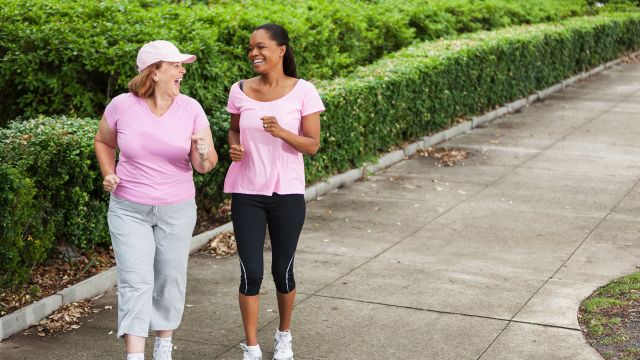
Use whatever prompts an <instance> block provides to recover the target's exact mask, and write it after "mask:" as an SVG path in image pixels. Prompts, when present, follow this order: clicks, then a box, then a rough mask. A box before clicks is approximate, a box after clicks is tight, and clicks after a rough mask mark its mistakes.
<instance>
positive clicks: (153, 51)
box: [136, 40, 196, 72]
mask: <svg viewBox="0 0 640 360" xmlns="http://www.w3.org/2000/svg"><path fill="white" fill-rule="evenodd" d="M158 61H169V62H181V63H186V64H190V63H192V62H194V61H196V56H195V55H190V54H181V53H180V50H178V48H177V47H176V46H175V45H173V44H172V43H171V42H169V41H165V40H155V41H151V42H148V43H146V44H144V45H143V46H142V47H141V48H140V51H138V58H137V59H136V65H138V72H141V71H142V70H144V69H146V68H147V66H149V65H151V64H153V63H156V62H158Z"/></svg>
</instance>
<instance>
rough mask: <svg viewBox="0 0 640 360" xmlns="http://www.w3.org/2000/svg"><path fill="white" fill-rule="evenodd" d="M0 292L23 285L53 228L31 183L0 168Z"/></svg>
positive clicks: (50, 241)
mask: <svg viewBox="0 0 640 360" xmlns="http://www.w3.org/2000/svg"><path fill="white" fill-rule="evenodd" d="M0 179H2V182H0V288H5V287H11V286H13V285H16V284H20V283H24V282H26V281H27V280H28V279H29V275H30V270H31V268H32V267H33V266H34V265H36V264H37V263H39V262H42V261H43V260H44V259H45V258H46V256H47V253H48V251H49V249H50V248H51V246H52V245H53V239H54V237H53V228H52V227H50V226H48V225H47V224H46V221H44V219H43V218H42V214H43V212H42V209H41V208H40V207H39V206H38V203H37V201H35V200H34V197H35V195H36V188H35V187H34V184H33V181H31V179H29V178H27V177H25V176H24V175H23V174H21V173H20V172H19V171H18V170H16V169H13V168H11V167H9V166H8V165H5V164H0Z"/></svg>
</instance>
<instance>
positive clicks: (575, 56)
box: [306, 14, 640, 181]
mask: <svg viewBox="0 0 640 360" xmlns="http://www.w3.org/2000/svg"><path fill="white" fill-rule="evenodd" d="M638 48H640V16H639V15H638V14H628V15H617V16H610V17H595V18H580V19H575V20H573V19H572V20H568V21H565V22H563V23H561V24H554V25H535V26H522V27H516V28H509V29H504V30H499V31H495V32H480V33H475V34H470V35H466V36H462V37H459V38H456V39H448V40H440V41H436V42H424V43H420V44H416V45H414V46H411V47H408V48H406V49H403V50H401V51H398V52H397V53H394V54H392V55H390V56H387V57H385V58H383V59H381V60H379V61H378V62H376V63H374V64H372V65H369V66H364V67H361V68H359V69H358V70H357V71H355V72H354V73H353V74H352V75H350V76H348V77H344V78H340V79H335V80H331V81H322V82H320V83H318V84H317V87H318V89H319V91H320V93H321V95H322V98H323V100H324V102H325V105H326V107H327V112H326V113H325V114H324V115H323V123H322V124H323V128H322V138H321V151H320V152H319V153H318V155H317V156H315V157H314V158H306V165H307V176H308V180H310V181H314V180H316V179H320V178H322V177H324V176H326V175H330V174H333V173H336V172H339V171H343V170H346V169H348V168H351V167H354V166H358V165H361V164H362V163H363V162H365V161H367V159H370V158H371V157H372V155H374V154H376V153H378V152H380V151H384V150H387V149H389V148H390V147H392V146H397V145H398V144H401V143H403V142H405V141H407V140H411V139H414V138H416V137H419V136H422V135H423V134H425V133H429V132H431V131H434V130H436V129H440V128H443V127H447V126H449V125H450V124H452V123H453V121H455V120H456V119H460V118H469V117H471V116H473V115H475V114H478V113H483V112H485V111H488V110H490V109H492V108H495V107H496V106H498V105H500V104H504V103H506V102H509V101H512V100H515V99H517V98H521V97H524V96H527V95H528V94H530V93H532V92H535V91H536V90H540V89H544V88H546V87H548V86H550V85H552V84H554V83H557V82H559V81H561V80H562V79H564V78H567V77H570V76H571V75H573V74H576V73H579V72H581V71H584V70H586V69H589V68H590V67H593V66H595V65H597V64H600V63H603V62H606V61H608V60H612V59H614V58H616V57H618V56H619V55H620V54H621V53H623V52H625V51H631V50H636V49H638Z"/></svg>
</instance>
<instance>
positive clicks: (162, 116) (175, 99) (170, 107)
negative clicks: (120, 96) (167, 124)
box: [136, 94, 182, 120]
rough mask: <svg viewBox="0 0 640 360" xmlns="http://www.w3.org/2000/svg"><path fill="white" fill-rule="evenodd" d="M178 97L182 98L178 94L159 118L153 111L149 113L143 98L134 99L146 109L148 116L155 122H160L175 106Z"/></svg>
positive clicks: (147, 105) (149, 110)
mask: <svg viewBox="0 0 640 360" xmlns="http://www.w3.org/2000/svg"><path fill="white" fill-rule="evenodd" d="M180 96H182V94H178V96H176V97H175V98H173V101H172V102H171V105H169V108H167V110H166V111H165V112H164V113H162V115H160V116H158V115H156V114H155V113H154V112H153V111H151V108H150V107H149V104H147V101H146V100H145V99H144V98H141V97H137V96H136V97H137V98H138V99H139V100H140V101H141V102H142V106H143V107H144V108H145V109H146V111H147V112H148V113H149V115H151V116H152V117H153V118H154V119H156V120H160V119H162V118H164V117H165V116H166V115H167V114H168V113H169V112H170V111H171V110H172V109H173V108H174V106H176V103H177V102H178V98H179V97H180Z"/></svg>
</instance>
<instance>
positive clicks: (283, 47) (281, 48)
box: [280, 45, 287, 57]
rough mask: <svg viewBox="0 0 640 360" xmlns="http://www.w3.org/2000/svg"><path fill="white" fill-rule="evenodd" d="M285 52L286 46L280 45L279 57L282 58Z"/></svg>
mask: <svg viewBox="0 0 640 360" xmlns="http://www.w3.org/2000/svg"><path fill="white" fill-rule="evenodd" d="M286 52H287V46H286V45H281V46H280V57H283V56H284V54H285V53H286Z"/></svg>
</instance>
